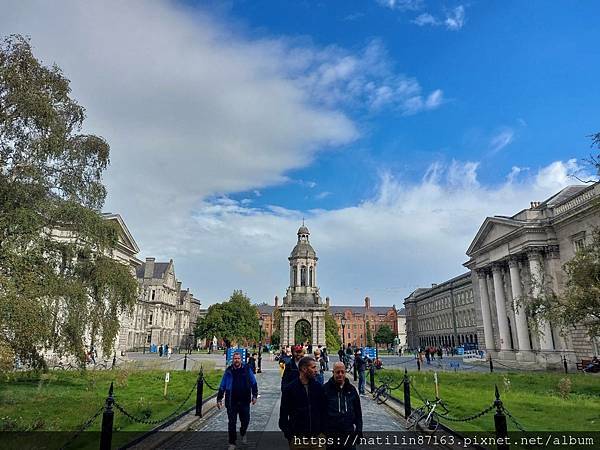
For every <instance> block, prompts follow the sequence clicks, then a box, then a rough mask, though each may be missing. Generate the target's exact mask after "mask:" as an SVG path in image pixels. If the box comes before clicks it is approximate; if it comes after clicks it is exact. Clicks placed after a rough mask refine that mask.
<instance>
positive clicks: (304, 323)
mask: <svg viewBox="0 0 600 450" xmlns="http://www.w3.org/2000/svg"><path fill="white" fill-rule="evenodd" d="M294 342H295V343H296V344H301V345H303V344H305V343H311V344H312V327H311V326H310V323H309V321H308V320H306V319H300V320H299V321H297V322H296V324H295V325H294Z"/></svg>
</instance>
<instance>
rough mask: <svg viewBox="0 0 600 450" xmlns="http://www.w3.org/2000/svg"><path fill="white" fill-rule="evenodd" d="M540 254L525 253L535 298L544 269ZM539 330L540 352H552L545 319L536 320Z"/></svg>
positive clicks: (539, 288)
mask: <svg viewBox="0 0 600 450" xmlns="http://www.w3.org/2000/svg"><path fill="white" fill-rule="evenodd" d="M540 257H541V253H540V251H539V250H535V249H534V250H530V251H528V252H527V258H528V259H529V270H530V271H531V282H532V287H533V289H532V295H533V297H534V298H535V297H537V296H538V295H540V293H541V289H542V283H543V282H544V268H543V267H542V263H541V261H540ZM538 324H539V325H538V326H539V330H540V334H539V338H540V350H554V346H553V345H552V329H551V328H550V324H549V323H548V321H547V320H545V319H538Z"/></svg>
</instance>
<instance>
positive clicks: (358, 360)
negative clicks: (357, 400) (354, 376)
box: [354, 350, 367, 395]
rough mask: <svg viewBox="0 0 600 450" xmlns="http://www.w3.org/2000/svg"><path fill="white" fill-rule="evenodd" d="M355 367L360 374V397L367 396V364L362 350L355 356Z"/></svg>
mask: <svg viewBox="0 0 600 450" xmlns="http://www.w3.org/2000/svg"><path fill="white" fill-rule="evenodd" d="M354 367H356V371H357V372H358V392H360V395H365V369H366V367H367V362H366V361H365V359H364V358H363V357H362V355H361V352H360V350H357V351H356V355H355V356H354Z"/></svg>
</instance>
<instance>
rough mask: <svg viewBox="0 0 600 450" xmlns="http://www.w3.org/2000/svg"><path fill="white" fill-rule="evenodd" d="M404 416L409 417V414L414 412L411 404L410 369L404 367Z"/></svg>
mask: <svg viewBox="0 0 600 450" xmlns="http://www.w3.org/2000/svg"><path fill="white" fill-rule="evenodd" d="M403 384H404V418H405V419H408V416H410V414H411V413H412V408H411V406H410V378H408V370H406V367H405V368H404V383H403Z"/></svg>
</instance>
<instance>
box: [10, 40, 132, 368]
mask: <svg viewBox="0 0 600 450" xmlns="http://www.w3.org/2000/svg"><path fill="white" fill-rule="evenodd" d="M70 93H71V89H70V87H69V80H68V79H67V78H65V76H64V75H63V73H62V71H61V70H60V69H59V68H58V67H57V66H56V65H54V66H52V67H46V66H44V65H42V64H41V63H40V62H39V61H38V60H37V59H36V58H35V56H34V55H33V52H32V49H31V46H30V43H29V41H28V40H27V39H25V38H23V37H22V36H10V37H7V38H4V39H3V40H2V41H1V42H0V167H1V169H0V347H3V348H5V349H6V348H8V349H10V352H11V353H12V354H13V355H14V356H15V357H18V358H19V359H20V360H21V361H22V362H24V363H26V364H30V365H31V366H32V367H34V368H40V367H45V361H44V357H43V355H44V353H45V351H46V350H52V351H54V352H56V353H58V354H60V355H74V356H76V357H77V358H79V360H80V361H81V362H83V361H84V360H85V348H86V346H87V345H89V344H90V343H92V342H93V343H94V344H95V346H96V347H97V348H101V349H102V350H103V351H104V352H105V353H110V352H111V350H112V347H113V344H114V340H115V337H116V334H117V332H118V329H119V321H118V317H119V314H120V313H121V312H123V311H129V310H131V308H132V307H133V305H134V304H135V301H136V299H137V282H136V280H135V278H134V275H133V274H132V273H131V272H130V270H129V268H128V267H126V266H124V265H122V264H121V263H118V262H116V261H115V260H113V259H112V258H111V252H112V250H113V249H115V248H116V246H117V243H118V230H117V228H116V227H115V226H114V225H113V224H111V223H110V221H106V220H104V219H103V218H102V216H101V214H100V212H99V211H100V209H101V207H102V205H103V204H104V199H105V197H106V190H105V188H104V186H103V184H102V181H101V177H102V173H103V171H104V170H105V169H106V168H107V166H108V164H109V153H110V151H109V145H108V144H107V143H106V142H105V141H104V139H102V138H100V137H98V136H94V135H88V134H82V133H81V132H80V131H81V127H82V124H83V121H84V119H85V110H84V108H83V107H81V106H80V105H79V104H77V102H75V101H74V100H73V99H71V98H70ZM88 333H89V334H88ZM87 336H89V337H91V342H90V341H88V340H87Z"/></svg>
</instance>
